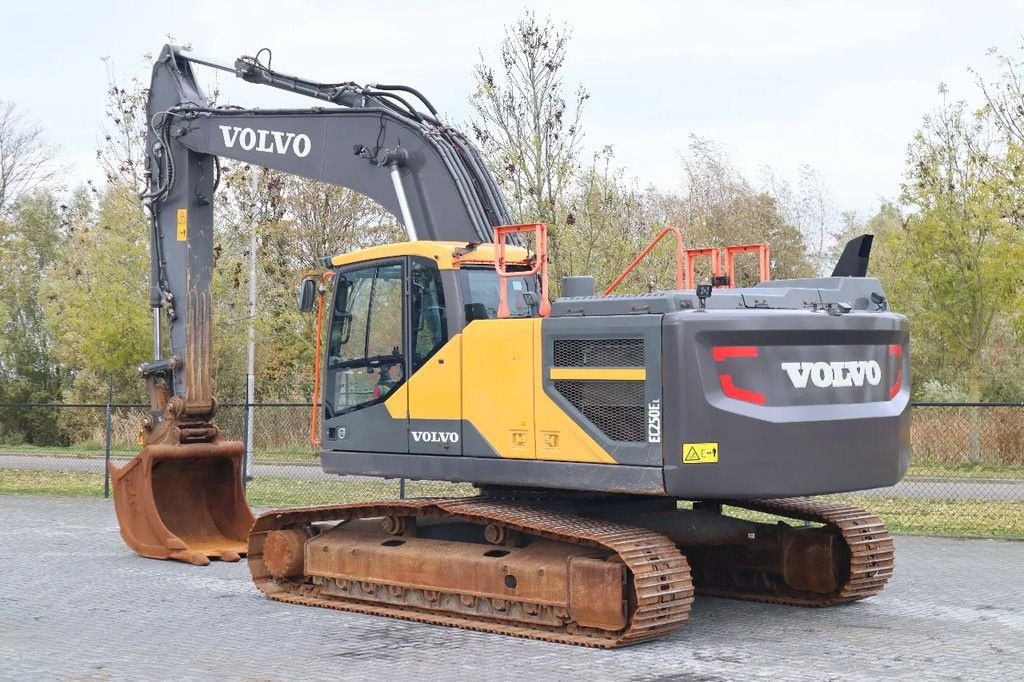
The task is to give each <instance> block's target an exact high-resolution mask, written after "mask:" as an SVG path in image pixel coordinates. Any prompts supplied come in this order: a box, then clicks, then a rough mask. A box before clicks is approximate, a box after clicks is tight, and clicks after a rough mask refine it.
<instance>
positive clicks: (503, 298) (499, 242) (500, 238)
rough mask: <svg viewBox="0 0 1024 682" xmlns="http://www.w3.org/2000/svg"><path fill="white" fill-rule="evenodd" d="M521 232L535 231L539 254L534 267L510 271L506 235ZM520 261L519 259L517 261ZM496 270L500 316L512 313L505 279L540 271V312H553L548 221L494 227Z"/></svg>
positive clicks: (526, 275) (541, 313) (543, 314)
mask: <svg viewBox="0 0 1024 682" xmlns="http://www.w3.org/2000/svg"><path fill="white" fill-rule="evenodd" d="M520 232H533V233H534V234H536V235H537V255H536V257H535V258H534V262H533V267H532V268H530V269H529V270H521V271H519V272H512V271H509V270H508V268H507V267H506V265H507V264H508V262H509V261H508V260H507V259H506V258H505V236H506V235H509V234H518V233H520ZM516 262H518V261H516ZM494 270H495V272H497V273H498V311H497V312H498V318H499V319H502V318H506V317H509V315H510V314H511V313H510V312H509V309H508V292H507V291H505V282H504V280H506V279H509V278H512V277H531V276H533V275H536V274H537V273H540V304H539V305H538V312H539V313H540V316H541V317H547V316H548V315H550V314H551V302H550V301H549V300H548V226H547V224H546V223H527V224H525V225H501V226H499V227H495V228H494Z"/></svg>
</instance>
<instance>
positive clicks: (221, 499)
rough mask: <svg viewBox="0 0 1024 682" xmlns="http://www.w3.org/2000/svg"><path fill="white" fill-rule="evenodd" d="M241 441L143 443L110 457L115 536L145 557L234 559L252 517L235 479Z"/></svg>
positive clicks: (239, 554)
mask: <svg viewBox="0 0 1024 682" xmlns="http://www.w3.org/2000/svg"><path fill="white" fill-rule="evenodd" d="M244 452H245V446H244V444H243V443H241V442H238V441H225V440H222V439H221V438H220V437H219V436H218V437H217V438H216V439H214V440H213V441H211V442H207V443H187V444H151V445H146V446H145V447H144V448H143V449H142V451H141V452H140V453H139V454H138V455H136V456H135V457H134V458H132V459H131V461H129V462H128V463H127V464H126V465H124V466H123V467H120V468H119V467H116V466H114V465H113V464H111V465H110V479H111V481H112V482H113V489H114V508H115V510H116V511H117V521H118V524H119V525H120V527H121V537H122V538H124V541H125V542H126V543H127V544H128V546H129V547H131V548H132V549H133V550H134V551H135V552H137V553H138V554H141V555H142V556H144V557H149V558H151V559H175V560H177V561H184V562H187V563H190V564H195V565H197V566H204V565H206V564H208V563H210V560H211V559H221V560H222V561H238V560H239V558H241V557H242V556H244V555H245V550H246V542H247V536H248V534H249V529H250V528H251V527H252V524H253V521H254V519H253V515H252V511H251V510H250V509H249V504H248V502H247V501H246V499H245V490H244V489H243V487H242V457H243V454H244Z"/></svg>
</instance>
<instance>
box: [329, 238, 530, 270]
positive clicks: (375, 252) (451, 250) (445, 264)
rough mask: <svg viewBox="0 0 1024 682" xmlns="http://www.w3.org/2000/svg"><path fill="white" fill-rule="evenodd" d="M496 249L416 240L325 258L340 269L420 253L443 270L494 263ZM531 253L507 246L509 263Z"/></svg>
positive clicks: (523, 260) (488, 245)
mask: <svg viewBox="0 0 1024 682" xmlns="http://www.w3.org/2000/svg"><path fill="white" fill-rule="evenodd" d="M494 252H495V248H494V244H491V243H484V244H472V243H466V242H432V241H416V242H397V243H394V244H381V245H380V246H371V247H369V248H367V249H359V250H357V251H349V252H347V253H339V254H338V255H336V256H330V257H328V258H325V259H324V260H325V261H326V264H327V265H330V266H331V267H335V268H337V267H341V266H343V265H353V264H355V263H365V262H367V261H372V260H378V259H381V258H398V257H401V256H420V257H422V258H430V259H432V260H434V261H435V262H436V263H437V267H438V269H440V270H456V269H458V268H460V267H462V266H463V265H492V264H493V263H494ZM531 255H532V253H531V252H530V251H529V250H527V249H525V248H523V247H521V246H512V245H508V246H506V247H505V257H506V259H507V260H508V261H509V262H526V261H527V260H528V259H529V258H530V256H531Z"/></svg>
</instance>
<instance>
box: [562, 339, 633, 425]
mask: <svg viewBox="0 0 1024 682" xmlns="http://www.w3.org/2000/svg"><path fill="white" fill-rule="evenodd" d="M641 344H642V341H641ZM553 383H554V385H555V390H556V391H558V392H559V393H560V394H562V396H564V397H565V399H566V400H568V401H569V403H571V404H572V406H573V407H575V408H576V409H577V410H579V412H580V413H581V414H583V416H584V417H586V418H587V419H589V420H590V421H591V422H593V423H594V425H595V426H596V427H597V428H598V429H600V430H601V432H602V433H604V434H605V435H606V436H608V437H609V438H611V439H612V440H617V441H626V442H645V441H646V440H647V421H646V412H645V410H646V407H645V400H644V382H643V381H604V380H600V379H588V380H575V379H572V380H570V379H559V380H556V381H554V382H553Z"/></svg>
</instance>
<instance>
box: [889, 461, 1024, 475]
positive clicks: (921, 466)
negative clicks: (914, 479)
mask: <svg viewBox="0 0 1024 682" xmlns="http://www.w3.org/2000/svg"><path fill="white" fill-rule="evenodd" d="M907 476H920V477H928V478H1018V479H1024V466H1012V465H999V464H982V463H980V462H978V463H969V462H959V463H951V462H929V461H922V462H914V461H911V463H910V469H909V470H907Z"/></svg>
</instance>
